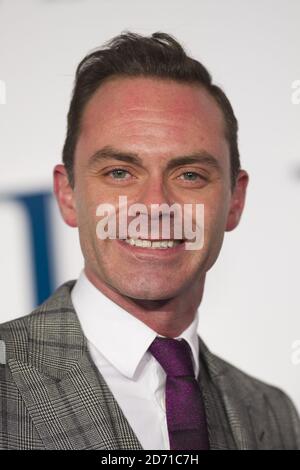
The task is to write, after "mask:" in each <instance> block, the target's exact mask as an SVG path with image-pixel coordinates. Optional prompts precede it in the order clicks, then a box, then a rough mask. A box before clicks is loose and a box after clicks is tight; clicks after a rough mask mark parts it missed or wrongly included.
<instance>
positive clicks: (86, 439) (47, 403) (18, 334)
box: [0, 281, 300, 450]
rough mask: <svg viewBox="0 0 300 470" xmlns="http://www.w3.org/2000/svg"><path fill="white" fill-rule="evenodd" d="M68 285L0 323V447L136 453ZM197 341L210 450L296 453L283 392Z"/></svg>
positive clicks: (299, 427) (299, 435)
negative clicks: (92, 354) (96, 362)
mask: <svg viewBox="0 0 300 470" xmlns="http://www.w3.org/2000/svg"><path fill="white" fill-rule="evenodd" d="M73 285H74V281H69V282H67V283H66V284H63V285H62V286H61V287H60V288H59V289H58V290H57V291H56V292H55V293H54V294H53V295H52V296H51V297H50V298H49V299H48V300H47V301H45V302H44V303H43V304H42V305H41V306H40V307H38V308H37V309H36V310H34V311H33V312H32V313H31V314H30V315H27V316H25V317H23V318H19V319H16V320H14V321H11V322H7V323H4V324H2V325H0V449H20V450H21V449H136V450H139V449H142V446H141V444H140V442H139V440H138V439H137V437H136V435H135V433H134V431H133V430H132V428H131V427H130V425H129V423H128V421H127V419H126V417H125V416H124V414H123V412H122V410H121V408H120V407H119V405H118V403H117V401H116V400H115V398H114V396H113V394H112V392H111V391H110V389H109V388H108V386H107V384H106V382H105V381H104V379H103V377H102V376H101V374H100V373H99V372H98V370H97V369H96V367H95V365H94V363H93V361H92V360H91V357H90V355H89V352H88V348H87V343H86V339H85V337H84V335H83V332H82V330H81V327H80V323H79V321H78V318H77V316H76V313H75V311H74V308H73V305H72V302H71V297H70V292H71V289H72V287H73ZM199 344H200V376H199V381H200V385H201V389H202V393H203V399H204V403H205V408H206V414H207V420H208V431H209V440H210V447H211V449H300V424H299V417H298V415H297V412H296V410H295V408H294V406H293V404H292V402H291V401H290V399H289V398H288V397H287V396H286V395H285V393H283V392H282V391H281V390H279V389H277V388H275V387H272V386H269V385H266V384H264V383H263V382H261V381H259V380H256V379H254V378H252V377H250V376H248V375H246V374H245V373H243V372H241V371H240V370H238V369H237V368H235V367H233V366H232V365H230V364H228V363H226V362H225V361H223V360H222V359H220V358H218V357H216V356H215V355H213V354H212V353H211V352H210V351H209V350H208V349H207V347H206V346H205V344H204V343H203V341H202V340H201V339H200V338H199Z"/></svg>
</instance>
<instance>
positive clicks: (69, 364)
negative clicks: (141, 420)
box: [9, 282, 142, 449]
mask: <svg viewBox="0 0 300 470" xmlns="http://www.w3.org/2000/svg"><path fill="white" fill-rule="evenodd" d="M72 285H73V282H70V283H67V284H65V285H64V286H62V287H61V288H60V289H58V291H57V292H56V293H55V294H54V296H52V298H50V299H49V300H48V301H47V302H45V303H44V304H43V305H42V306H41V307H40V308H39V309H38V310H36V311H35V312H34V313H33V314H32V315H31V316H30V323H29V324H30V327H29V332H28V333H29V349H28V361H27V362H24V361H20V360H16V359H11V360H9V367H10V370H11V373H12V375H13V378H14V380H15V383H16V385H17V387H18V389H19V392H20V394H21V395H22V397H23V399H24V402H25V404H26V407H27V409H28V412H29V414H30V416H31V418H32V420H33V423H34V425H35V427H36V429H37V431H38V433H39V435H40V437H41V439H42V441H43V443H44V445H45V447H46V448H47V449H142V446H141V444H140V442H139V441H138V439H137V437H136V435H135V434H134V432H133V430H132V428H131V427H130V425H129V423H128V421H127V419H126V417H125V416H124V414H123V412H122V410H121V408H120V407H119V405H118V403H117V401H116V400H115V398H114V396H113V394H112V393H111V391H110V389H109V388H108V386H107V384H106V382H105V381H104V379H103V377H102V376H101V374H100V373H99V372H98V370H97V369H96V367H95V365H94V364H93V361H92V360H91V358H90V356H89V353H88V349H87V344H86V340H85V338H84V335H83V332H82V330H81V327H80V324H79V321H78V319H77V316H76V314H75V311H74V309H73V306H72V304H71V298H70V289H71V287H72Z"/></svg>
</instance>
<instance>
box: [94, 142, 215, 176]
mask: <svg viewBox="0 0 300 470" xmlns="http://www.w3.org/2000/svg"><path fill="white" fill-rule="evenodd" d="M112 159H113V160H119V161H122V162H127V163H131V164H133V165H137V166H140V167H144V162H143V159H142V158H140V157H139V156H138V155H137V154H136V153H132V152H122V151H120V150H117V149H115V148H113V147H111V146H105V147H103V148H102V149H100V150H97V151H96V152H95V153H94V154H93V155H92V156H91V157H90V158H89V161H88V166H90V167H92V166H94V165H96V164H97V163H99V162H102V161H105V160H112ZM193 163H203V164H205V165H208V166H211V167H212V168H214V169H216V170H217V171H219V172H221V171H222V169H221V165H220V163H219V162H218V160H217V158H216V157H214V156H213V155H211V154H210V153H208V152H207V151H206V150H199V151H197V152H193V153H192V154H190V155H182V156H179V157H175V158H172V159H171V160H169V161H168V163H167V165H166V170H172V169H173V168H176V167H177V166H180V165H188V164H193Z"/></svg>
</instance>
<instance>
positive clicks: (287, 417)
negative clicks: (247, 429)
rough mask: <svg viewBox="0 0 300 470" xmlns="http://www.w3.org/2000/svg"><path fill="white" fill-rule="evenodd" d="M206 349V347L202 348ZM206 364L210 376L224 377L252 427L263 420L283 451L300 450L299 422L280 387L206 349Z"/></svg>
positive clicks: (295, 412) (299, 419) (295, 410)
mask: <svg viewBox="0 0 300 470" xmlns="http://www.w3.org/2000/svg"><path fill="white" fill-rule="evenodd" d="M205 348H206V346H205ZM206 353H207V356H208V359H207V360H208V361H209V362H210V363H211V364H213V368H214V369H213V370H214V373H217V374H218V373H221V374H223V376H224V377H226V383H227V384H228V385H227V386H228V387H229V388H230V390H231V392H232V393H234V394H235V396H236V397H237V399H238V401H239V402H240V404H241V405H242V407H247V409H248V410H250V409H251V410H252V413H253V416H252V419H253V424H254V425H255V422H259V421H261V420H262V419H265V420H266V422H268V423H272V427H273V429H275V428H276V429H277V430H278V433H280V434H281V435H282V440H283V441H286V443H287V447H290V446H292V447H293V448H294V446H295V448H297V449H300V418H299V414H298V411H297V409H296V407H295V405H294V403H293V401H292V400H291V398H290V397H289V395H288V394H287V393H286V392H285V391H283V390H282V389H281V388H280V387H277V386H274V385H272V384H269V383H267V382H264V381H262V380H260V379H258V378H256V377H254V376H252V375H250V374H248V373H246V372H244V371H243V370H241V369H240V368H238V367H236V366H235V365H233V364H231V363H230V362H228V361H226V360H224V359H222V358H220V357H219V356H217V355H215V354H213V353H211V352H210V351H208V349H207V348H206Z"/></svg>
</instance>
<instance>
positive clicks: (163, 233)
mask: <svg viewBox="0 0 300 470" xmlns="http://www.w3.org/2000/svg"><path fill="white" fill-rule="evenodd" d="M135 202H137V203H138V204H139V205H140V210H139V211H138V212H137V213H136V214H137V215H139V216H140V220H141V222H142V225H143V227H146V228H143V229H142V230H141V235H145V236H144V238H148V236H150V231H151V238H153V239H159V238H173V234H174V231H175V228H174V225H176V226H177V225H178V226H180V227H181V219H178V218H176V216H175V213H174V212H173V211H174V206H173V204H174V202H175V201H174V196H173V195H172V193H171V190H170V188H168V187H167V185H166V183H165V182H164V180H163V177H162V176H160V175H155V176H151V177H149V179H148V180H147V182H146V183H145V185H144V187H143V189H142V191H141V192H140V194H139V195H138V198H136V201H135ZM171 206H173V207H172V210H171ZM175 206H176V204H175ZM147 227H148V228H147ZM144 230H145V231H146V232H147V235H146V233H145V234H144ZM180 230H181V228H179V231H180ZM176 233H178V228H177V231H176ZM180 233H181V232H180ZM142 238H143V236H142ZM178 238H181V237H180V235H179V237H178Z"/></svg>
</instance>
